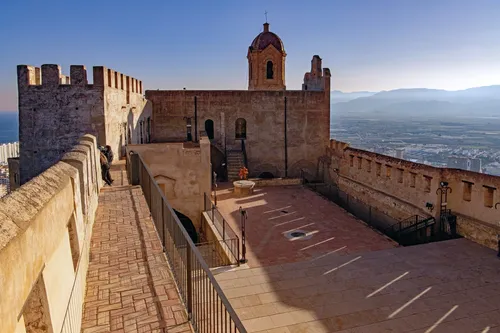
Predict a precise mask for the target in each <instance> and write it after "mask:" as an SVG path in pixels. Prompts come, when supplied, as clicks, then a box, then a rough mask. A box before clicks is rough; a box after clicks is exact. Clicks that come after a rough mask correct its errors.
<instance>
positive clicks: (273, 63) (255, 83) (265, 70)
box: [247, 22, 286, 90]
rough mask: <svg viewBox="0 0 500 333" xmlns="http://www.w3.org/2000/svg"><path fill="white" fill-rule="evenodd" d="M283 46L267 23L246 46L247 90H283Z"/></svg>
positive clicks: (284, 54)
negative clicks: (248, 45)
mask: <svg viewBox="0 0 500 333" xmlns="http://www.w3.org/2000/svg"><path fill="white" fill-rule="evenodd" d="M285 58H286V53H285V48H284V46H283V42H282V41H281V39H280V38H279V37H278V36H277V35H276V34H275V33H273V32H271V31H269V23H267V22H266V23H264V30H263V31H262V32H261V33H260V34H258V35H257V37H255V39H254V40H253V42H252V44H251V45H250V47H249V48H248V54H247V59H248V90H285V89H286V86H285Z"/></svg>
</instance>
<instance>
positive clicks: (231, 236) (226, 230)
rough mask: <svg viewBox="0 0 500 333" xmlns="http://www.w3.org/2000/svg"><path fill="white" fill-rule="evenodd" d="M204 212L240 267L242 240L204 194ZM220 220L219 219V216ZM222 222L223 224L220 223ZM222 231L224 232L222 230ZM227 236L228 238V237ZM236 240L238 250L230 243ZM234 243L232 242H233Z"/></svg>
mask: <svg viewBox="0 0 500 333" xmlns="http://www.w3.org/2000/svg"><path fill="white" fill-rule="evenodd" d="M204 198H205V200H204V211H205V212H206V213H207V214H208V216H209V217H210V218H211V219H212V223H213V225H214V226H215V229H216V230H217V231H218V232H219V235H220V236H221V237H222V241H223V242H225V243H226V246H227V247H228V249H229V252H231V254H232V255H233V258H234V259H235V263H236V264H237V265H238V266H239V259H240V258H239V257H240V238H239V237H238V234H237V233H236V232H235V231H234V230H233V228H231V226H230V225H229V223H227V221H226V219H225V218H224V216H222V214H221V213H220V212H219V210H218V209H217V206H216V205H215V204H214V203H213V202H212V200H211V199H210V196H209V195H207V194H206V193H204ZM216 215H218V216H219V218H217V216H216ZM220 220H222V223H220ZM221 229H222V230H221ZM226 235H227V237H226ZM233 240H236V248H234V246H230V244H228V242H230V241H233ZM231 243H232V242H231Z"/></svg>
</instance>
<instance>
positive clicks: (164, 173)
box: [127, 137, 212, 230]
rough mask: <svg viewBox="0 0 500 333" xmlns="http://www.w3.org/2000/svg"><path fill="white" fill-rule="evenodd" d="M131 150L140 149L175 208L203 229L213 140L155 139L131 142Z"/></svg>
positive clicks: (210, 182)
mask: <svg viewBox="0 0 500 333" xmlns="http://www.w3.org/2000/svg"><path fill="white" fill-rule="evenodd" d="M127 150H128V151H129V152H130V151H134V152H136V153H138V154H139V155H140V156H141V157H142V159H143V160H144V162H145V163H146V165H147V166H148V167H149V169H150V170H151V172H152V174H153V177H154V178H155V180H156V182H157V183H158V184H159V186H160V188H161V189H162V190H163V191H164V193H165V196H166V198H167V200H168V202H169V203H170V204H171V205H172V208H174V209H175V210H177V211H179V212H180V213H182V214H184V215H186V216H187V217H189V218H190V219H191V221H192V222H193V224H194V225H195V227H196V230H200V227H201V224H200V223H201V221H200V218H201V213H202V212H203V208H204V196H203V194H204V193H207V194H208V195H210V192H211V184H212V173H211V168H210V141H209V140H208V138H207V137H202V138H201V139H200V144H199V145H192V144H190V143H153V144H149V145H129V146H128V147H127Z"/></svg>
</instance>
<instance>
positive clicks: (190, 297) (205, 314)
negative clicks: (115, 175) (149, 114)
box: [132, 155, 247, 333]
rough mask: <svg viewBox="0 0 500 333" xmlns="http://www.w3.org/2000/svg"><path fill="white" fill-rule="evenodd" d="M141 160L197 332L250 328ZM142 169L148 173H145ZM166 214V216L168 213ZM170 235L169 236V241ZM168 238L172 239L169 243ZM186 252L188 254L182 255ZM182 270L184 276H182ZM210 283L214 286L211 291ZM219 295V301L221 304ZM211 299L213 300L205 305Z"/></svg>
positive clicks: (148, 199)
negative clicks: (235, 308) (170, 222)
mask: <svg viewBox="0 0 500 333" xmlns="http://www.w3.org/2000/svg"><path fill="white" fill-rule="evenodd" d="M138 162H139V165H138V167H139V169H140V170H139V184H140V186H141V188H142V191H143V193H144V197H145V198H146V202H147V204H148V206H149V209H150V212H151V216H152V218H153V222H154V224H155V227H156V231H157V234H158V237H159V238H160V240H161V241H162V244H163V246H164V252H165V253H166V255H167V259H168V261H169V264H170V267H171V269H172V273H173V276H174V279H175V281H176V285H177V287H178V289H179V291H180V295H181V299H182V300H183V302H184V304H185V307H186V310H187V312H188V316H189V319H190V321H191V323H192V325H193V327H194V329H195V331H196V332H199V331H200V330H203V332H218V331H219V327H217V325H219V326H222V325H224V327H226V328H227V326H228V325H229V331H230V332H239V333H246V332H247V331H246V329H245V328H244V326H243V324H242V323H241V320H240V319H239V318H238V315H237V314H236V312H235V311H234V309H233V307H232V306H231V304H230V303H229V301H228V299H227V298H226V296H225V295H224V292H223V291H222V289H221V287H220V286H219V284H218V283H217V281H216V279H215V277H214V276H213V274H212V272H211V271H210V268H209V267H208V265H207V263H206V262H205V260H204V259H203V256H202V255H201V253H200V252H199V250H198V249H197V248H196V245H195V244H194V243H193V241H192V240H191V237H190V236H189V234H188V233H187V231H186V229H185V228H184V226H183V225H182V223H181V222H180V220H179V218H178V217H177V215H176V214H175V213H174V211H173V209H172V207H171V206H170V203H169V202H168V200H167V198H166V196H165V194H164V193H163V191H162V190H161V189H160V187H159V185H158V183H157V182H156V181H155V180H154V177H153V173H152V172H151V170H150V168H149V167H148V166H147V165H146V163H145V162H144V160H143V159H142V156H140V155H139V158H138ZM132 167H133V166H132ZM143 170H144V171H145V174H144V172H142V171H143ZM145 178H147V179H145ZM153 190H154V191H153ZM155 192H156V193H155ZM156 195H159V197H160V199H161V203H160V205H161V207H158V205H156V206H155V205H154V204H155V202H153V201H156V200H153V199H154V198H153V196H156ZM165 209H166V211H165ZM159 210H161V213H159ZM166 213H167V215H165V214H166ZM158 215H160V216H158ZM168 217H169V218H170V221H172V220H173V221H174V223H173V224H168V223H166V221H165V220H166V218H168ZM167 220H168V219H167ZM170 225H172V226H175V227H176V228H174V230H167V229H169V226H170ZM159 229H161V230H159ZM167 233H168V234H167ZM179 234H180V235H179ZM167 236H168V237H169V238H170V239H168V240H167ZM180 236H182V237H180ZM169 240H170V241H171V242H168V241H169ZM176 240H179V242H177V243H176ZM184 252H185V256H183V254H184ZM193 257H194V258H193ZM193 266H194V267H193ZM193 268H194V269H193ZM179 273H181V274H182V275H179ZM184 274H185V275H184ZM203 275H204V276H205V277H206V278H207V279H208V281H209V284H206V283H204V282H203V281H202V279H203ZM209 286H211V287H212V288H213V290H212V291H209ZM214 292H215V295H214ZM216 296H217V298H218V300H220V307H219V302H218V300H217V299H216ZM209 302H211V303H210V304H202V303H209ZM223 311H225V312H223ZM223 313H224V315H223ZM228 317H229V318H228ZM219 319H220V320H219ZM211 323H214V325H211ZM207 325H208V326H207ZM224 332H226V331H224Z"/></svg>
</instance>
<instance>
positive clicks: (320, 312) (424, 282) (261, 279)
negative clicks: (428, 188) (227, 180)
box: [216, 188, 500, 333]
mask: <svg viewBox="0 0 500 333" xmlns="http://www.w3.org/2000/svg"><path fill="white" fill-rule="evenodd" d="M305 191H307V192H305ZM218 203H219V206H220V208H221V211H223V214H224V215H225V216H227V218H228V219H229V220H231V219H234V211H235V207H237V206H238V207H239V205H242V206H243V207H246V208H247V209H248V211H249V219H248V224H247V231H248V233H249V237H248V245H249V248H250V255H249V256H248V258H249V260H250V261H249V263H248V265H244V266H241V267H239V268H232V269H231V268H229V269H227V270H226V271H224V270H219V271H217V273H216V274H217V275H216V278H217V280H218V281H219V283H220V285H221V287H222V289H223V291H224V293H225V294H226V296H227V297H228V299H229V300H230V302H231V304H232V305H233V307H234V308H235V310H236V312H237V313H238V315H239V316H240V318H241V319H242V321H243V324H244V325H245V327H246V329H247V330H248V331H249V332H261V333H299V332H300V333H322V332H325V333H326V332H342V333H346V332H350V333H378V332H415V333H416V332H425V333H430V332H436V333H438V332H455V333H459V332H478V333H480V332H481V333H486V332H488V333H493V332H500V260H499V259H498V258H497V257H496V253H495V252H494V251H492V250H490V249H487V248H484V247H482V246H480V245H477V244H475V243H473V242H470V241H468V240H466V239H459V240H451V241H445V242H437V243H432V244H426V245H419V246H412V247H395V246H394V244H393V243H390V242H387V241H386V240H385V239H384V238H383V237H382V236H380V235H379V234H377V233H376V232H375V231H373V230H371V229H369V228H368V227H366V226H364V225H363V224H360V223H359V222H357V221H356V220H355V219H354V218H353V217H351V216H349V215H348V214H347V213H346V212H344V211H343V210H342V209H341V208H339V207H337V206H335V205H334V204H333V203H330V202H326V201H324V200H323V199H322V198H321V197H319V196H317V195H316V194H315V193H313V192H309V191H308V190H306V189H294V190H292V189H291V188H265V190H262V191H261V192H256V193H255V195H254V196H253V197H247V198H240V199H236V198H233V197H232V196H231V195H230V193H225V195H224V194H223V193H221V195H220V196H218ZM231 207H233V208H231ZM284 207H286V208H284ZM281 210H286V211H288V212H289V213H288V214H289V215H285V214H287V213H281ZM267 212H269V213H267ZM291 212H295V213H293V214H290V213H291ZM267 216H269V217H267ZM271 217H278V218H276V219H271ZM299 217H304V219H303V220H297V221H296V222H290V221H292V220H293V219H296V218H299ZM304 220H305V221H304ZM299 221H300V222H299ZM232 222H233V223H234V221H232ZM284 222H290V223H289V224H285V225H282V226H283V227H284V226H287V228H288V229H291V228H294V227H299V226H301V225H306V224H309V223H315V224H313V225H310V226H308V227H306V228H305V229H307V230H310V231H313V230H319V232H318V233H317V234H315V235H316V236H314V237H313V238H311V239H310V240H297V241H289V240H286V239H285V240H284V238H283V237H282V236H281V233H282V232H283V231H284V230H283V229H284V228H283V227H282V226H277V224H279V223H284ZM301 229H304V227H301ZM327 229H328V230H327ZM270 230H271V231H270ZM322 235H323V237H321V236H322ZM332 237H335V238H334V239H332V240H331V241H328V242H325V243H321V244H318V245H316V246H313V247H310V248H308V249H307V250H311V251H305V252H304V253H302V251H300V250H301V249H303V248H307V247H308V246H311V245H314V244H317V243H320V242H322V241H324V240H326V239H329V238H332ZM274 242H275V243H276V244H272V243H274ZM342 247H345V248H344V249H343V250H338V249H339V248H342ZM313 248H315V251H314V252H313V251H312V249H313ZM253 260H256V261H258V262H257V263H254V262H252V261H253Z"/></svg>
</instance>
